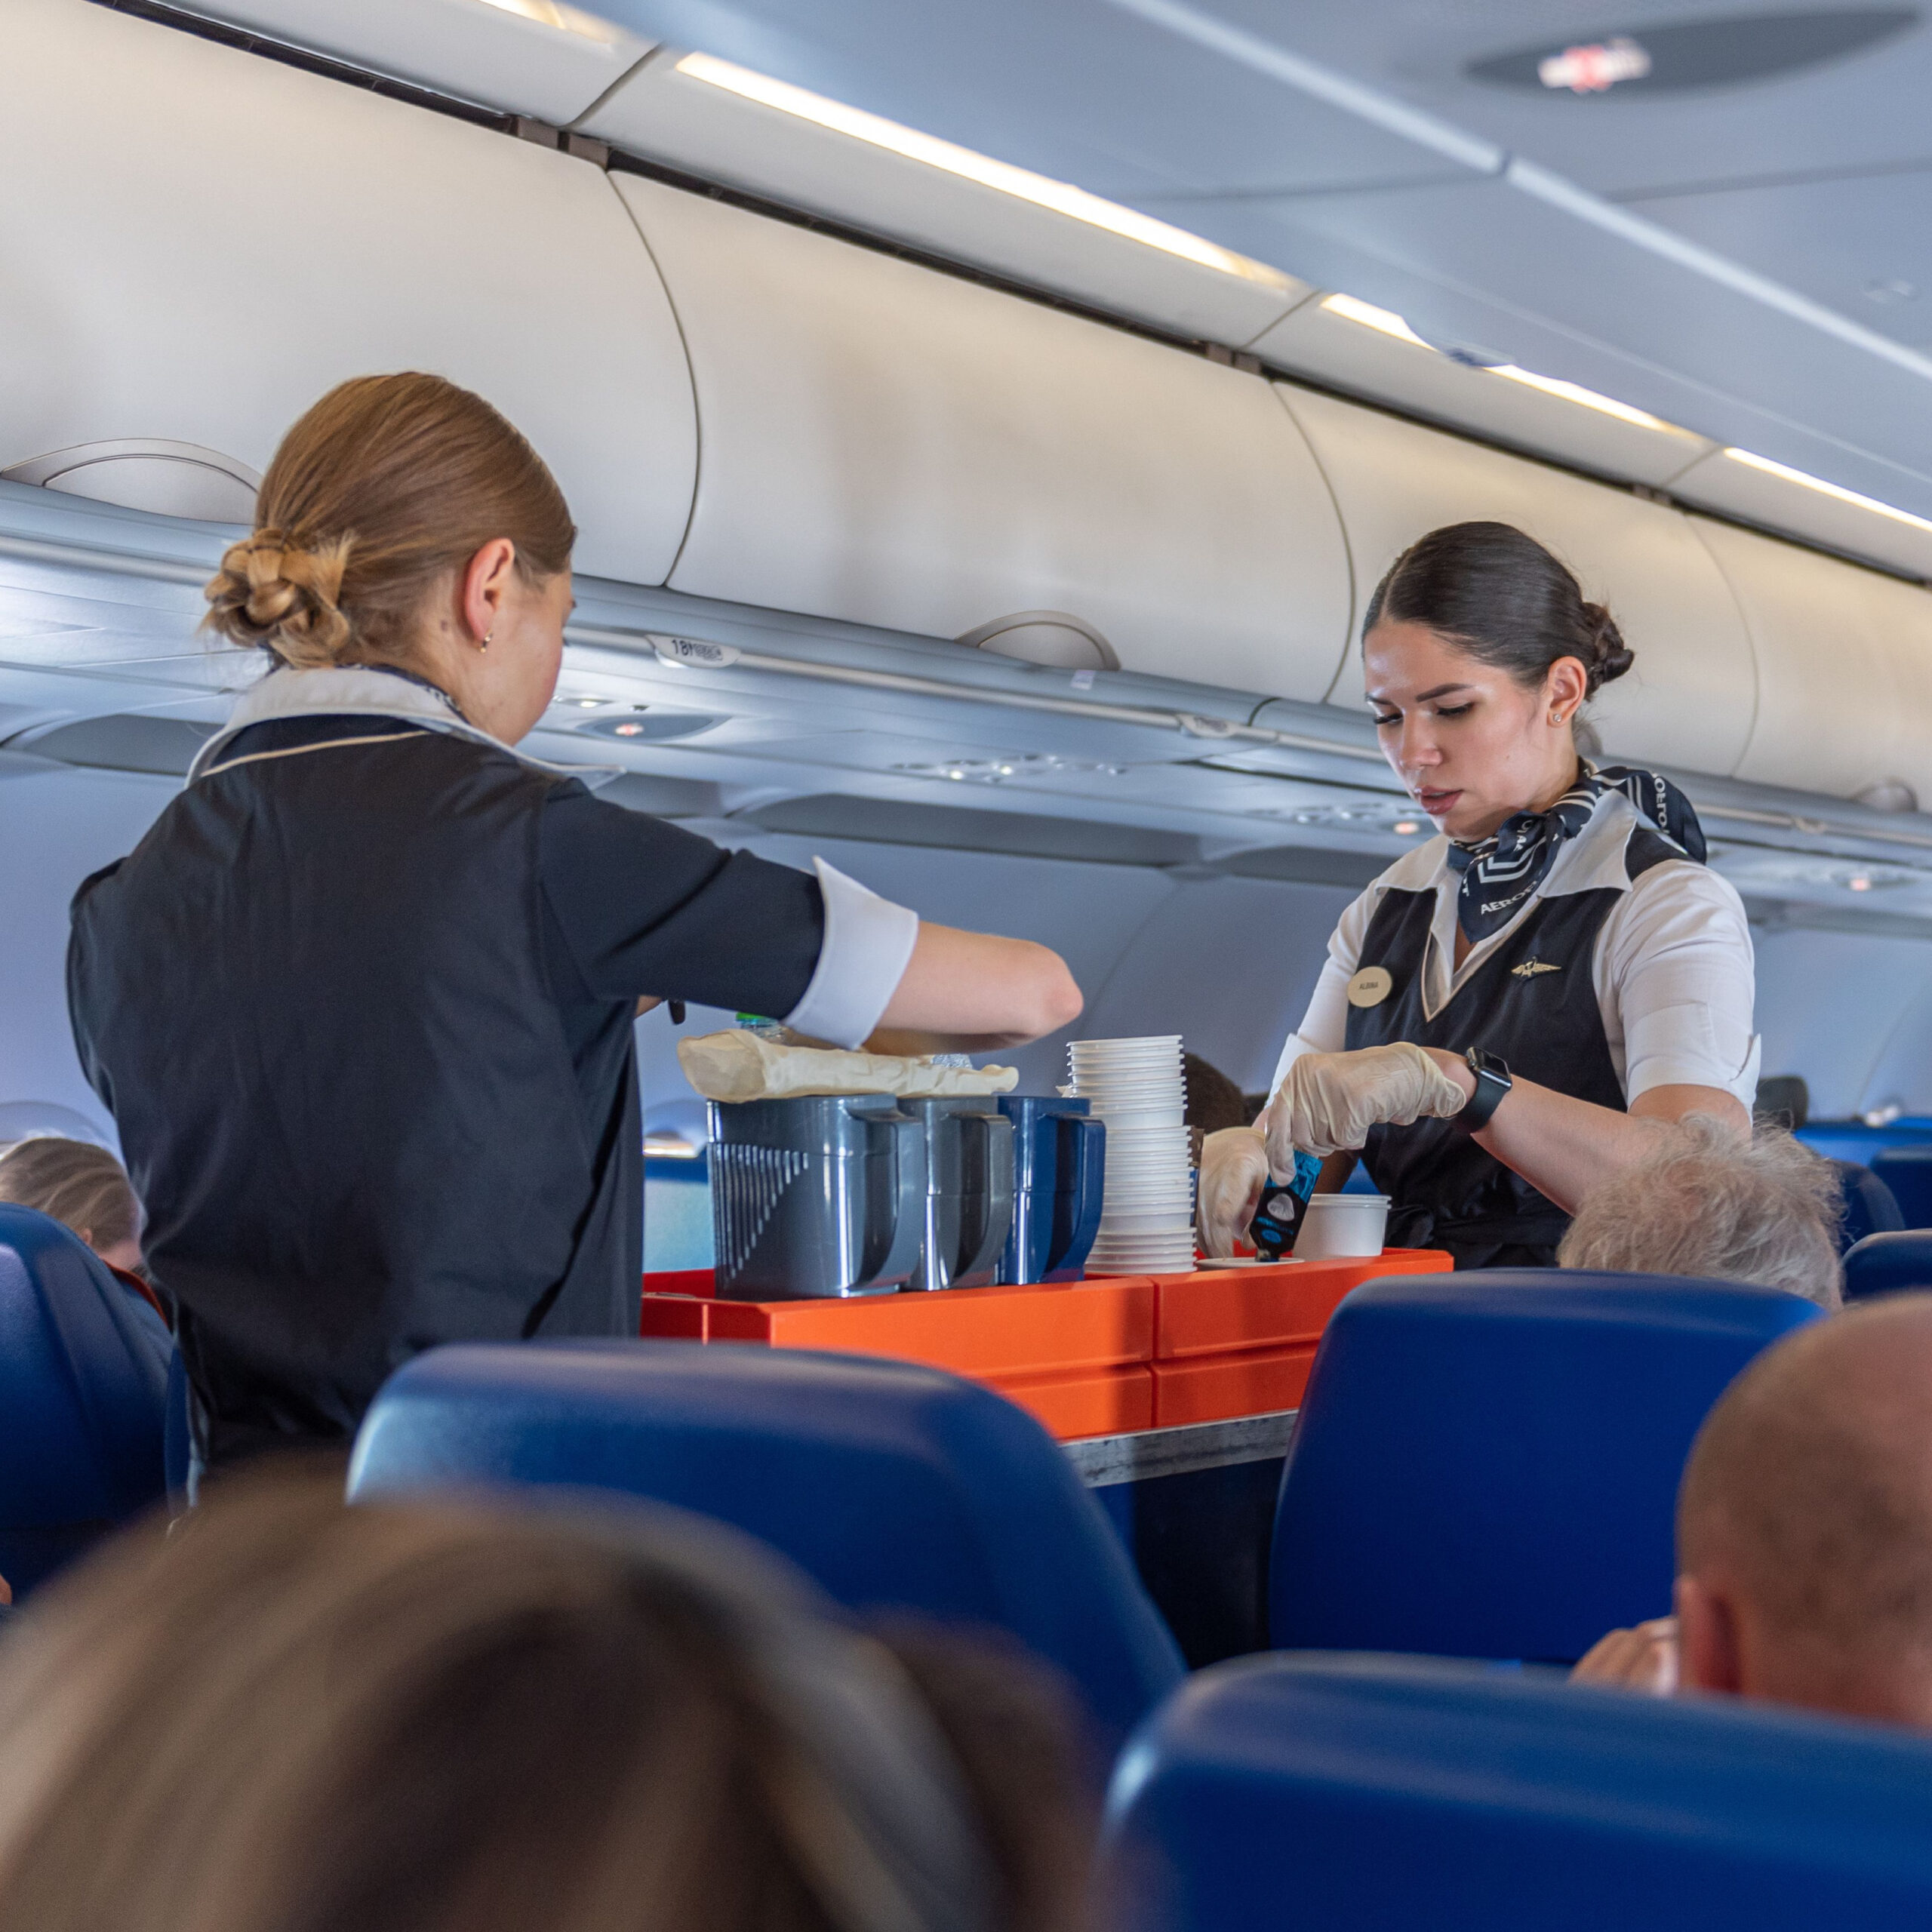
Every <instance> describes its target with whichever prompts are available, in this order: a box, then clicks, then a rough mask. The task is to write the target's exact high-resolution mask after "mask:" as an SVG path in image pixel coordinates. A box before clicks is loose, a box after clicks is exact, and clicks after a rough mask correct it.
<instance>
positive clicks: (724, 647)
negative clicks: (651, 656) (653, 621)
mask: <svg viewBox="0 0 1932 1932" xmlns="http://www.w3.org/2000/svg"><path fill="white" fill-rule="evenodd" d="M651 649H652V650H653V651H656V652H657V661H658V663H660V664H676V665H681V666H684V667H685V669H692V668H694V667H695V668H697V669H703V670H707V671H721V670H722V669H724V667H725V666H726V665H728V664H735V663H737V661H738V660H739V658H740V657H741V656H742V655H743V653H742V652H741V651H740V650H739V649H738V647H737V645H735V644H712V643H710V642H709V641H706V639H705V638H696V637H654V638H652V639H651Z"/></svg>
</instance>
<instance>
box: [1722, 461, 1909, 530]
mask: <svg viewBox="0 0 1932 1932" xmlns="http://www.w3.org/2000/svg"><path fill="white" fill-rule="evenodd" d="M1724 454H1725V455H1726V456H1727V457H1729V458H1730V460H1731V461H1732V462H1733V463H1743V465H1744V466H1745V467H1746V469H1758V470H1761V471H1763V472H1764V474H1765V475H1767V476H1776V477H1780V478H1783V481H1786V482H1787V483H1795V484H1797V485H1798V486H1799V487H1800V488H1801V489H1806V490H1815V491H1817V493H1818V494H1819V495H1820V496H1821V497H1836V498H1837V499H1838V501H1839V502H1840V503H1850V504H1851V505H1852V506H1854V508H1855V509H1861V510H1870V511H1871V512H1873V513H1874V515H1878V516H1888V517H1890V518H1891V519H1892V521H1894V523H1904V524H1909V525H1911V526H1912V528H1913V529H1914V530H1925V531H1932V521H1927V519H1926V518H1924V517H1922V516H1914V515H1912V512H1911V511H1909V510H1902V509H1899V508H1898V507H1897V506H1896V505H1895V504H1892V503H1881V502H1880V501H1879V500H1878V498H1877V497H1867V496H1863V495H1861V494H1860V493H1859V492H1858V491H1856V490H1847V489H1846V488H1845V487H1844V485H1842V484H1841V483H1827V482H1826V481H1825V479H1824V478H1823V477H1822V476H1812V475H1807V473H1806V472H1804V471H1803V470H1801V469H1792V467H1791V466H1790V465H1789V463H1774V462H1773V461H1772V460H1771V459H1770V457H1767V456H1758V455H1757V454H1755V453H1754V452H1752V451H1750V450H1740V449H1727V450H1726V451H1724Z"/></svg>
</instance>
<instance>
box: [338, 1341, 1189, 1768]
mask: <svg viewBox="0 0 1932 1932" xmlns="http://www.w3.org/2000/svg"><path fill="white" fill-rule="evenodd" d="M497 1482H516V1483H545V1484H568V1485H571V1486H574V1487H589V1488H595V1489H610V1490H619V1491H624V1492H626V1493H627V1494H632V1495H637V1496H648V1497H654V1498H656V1499H657V1500H660V1501H661V1502H666V1503H676V1504H678V1505H679V1506H681V1507H682V1508H684V1509H692V1510H696V1511H697V1512H700V1513H701V1514H703V1515H709V1516H715V1517H718V1518H722V1519H723V1520H724V1521H727V1522H729V1523H733V1524H736V1525H737V1527H739V1528H740V1529H743V1530H746V1531H749V1532H750V1533H751V1534H752V1535H754V1536H756V1537H762V1538H763V1539H764V1541H766V1542H767V1543H771V1544H772V1545H774V1546H775V1547H776V1548H777V1549H780V1550H782V1551H783V1552H784V1553H785V1554H786V1555H787V1556H789V1557H790V1558H792V1561H794V1562H795V1563H797V1564H798V1565H799V1566H800V1567H801V1568H803V1569H804V1570H805V1571H808V1572H809V1573H810V1574H811V1575H812V1576H813V1577H816V1578H817V1580H818V1582H819V1583H820V1585H821V1586H823V1588H824V1589H826V1592H828V1593H829V1595H832V1597H834V1598H836V1599H837V1600H838V1601H840V1602H841V1603H844V1604H848V1605H851V1606H852V1607H854V1608H860V1609H866V1610H895V1609H897V1610H906V1611H914V1612H916V1613H919V1614H924V1615H928V1616H932V1617H940V1618H944V1619H951V1620H970V1621H972V1622H976V1623H989V1624H993V1625H998V1626H1003V1627H1004V1628H1005V1629H1008V1630H1009V1631H1011V1632H1012V1633H1013V1634H1014V1635H1016V1636H1017V1637H1018V1638H1020V1639H1021V1640H1022V1641H1024V1642H1025V1643H1026V1644H1028V1645H1029V1646H1030V1647H1032V1649H1033V1650H1034V1651H1037V1652H1038V1654H1040V1655H1041V1656H1042V1657H1045V1658H1046V1659H1047V1660H1048V1661H1049V1662H1051V1663H1054V1664H1057V1665H1058V1666H1060V1669H1062V1670H1063V1671H1064V1672H1066V1674H1067V1675H1068V1676H1069V1678H1072V1681H1073V1682H1074V1684H1075V1685H1076V1686H1077V1687H1078V1688H1079V1689H1080V1690H1081V1691H1082V1692H1084V1695H1085V1697H1086V1700H1087V1702H1088V1705H1089V1706H1090V1708H1091V1711H1092V1713H1093V1715H1094V1719H1095V1721H1096V1722H1097V1725H1098V1727H1100V1730H1101V1732H1102V1733H1103V1735H1104V1736H1105V1737H1106V1738H1107V1739H1108V1740H1109V1741H1110V1742H1116V1743H1117V1742H1118V1739H1119V1738H1120V1737H1121V1736H1123V1735H1124V1734H1125V1732H1126V1730H1127V1728H1128V1726H1130V1725H1131V1724H1133V1723H1134V1722H1135V1721H1137V1719H1138V1718H1140V1716H1141V1715H1142V1714H1143V1712H1145V1711H1146V1709H1148V1708H1149V1706H1151V1705H1152V1703H1154V1702H1155V1700H1157V1699H1158V1698H1159V1697H1161V1696H1162V1695H1163V1694H1164V1693H1165V1692H1166V1691H1167V1690H1169V1689H1170V1688H1171V1687H1172V1686H1173V1685H1174V1684H1175V1683H1176V1682H1177V1681H1179V1679H1180V1676H1181V1674H1182V1664H1181V1660H1180V1653H1179V1651H1177V1648H1176V1647H1175V1644H1174V1639H1173V1638H1172V1636H1171V1635H1170V1634H1169V1633H1168V1629H1167V1626H1166V1625H1165V1624H1164V1623H1162V1622H1161V1618H1160V1615H1159V1613H1158V1611H1155V1608H1154V1607H1153V1605H1152V1603H1151V1602H1150V1601H1149V1599H1148V1598H1147V1595H1146V1592H1145V1591H1144V1590H1143V1589H1142V1587H1141V1585H1140V1580H1139V1578H1138V1577H1137V1576H1136V1575H1135V1574H1134V1569H1133V1566H1132V1565H1131V1563H1129V1561H1128V1558H1127V1556H1126V1554H1125V1552H1124V1550H1123V1549H1121V1545H1120V1543H1119V1540H1118V1538H1116V1537H1115V1535H1114V1534H1113V1532H1112V1531H1111V1530H1110V1529H1109V1527H1108V1526H1107V1524H1106V1520H1105V1518H1103V1516H1102V1515H1101V1514H1100V1509H1099V1508H1098V1506H1097V1505H1096V1504H1095V1503H1094V1500H1093V1499H1092V1498H1091V1497H1090V1496H1089V1495H1088V1494H1087V1492H1086V1491H1085V1489H1084V1487H1082V1486H1081V1483H1080V1481H1079V1480H1078V1478H1077V1477H1076V1476H1075V1474H1074V1472H1073V1469H1072V1465H1071V1464H1070V1463H1069V1462H1068V1460H1067V1458H1066V1454H1065V1452H1064V1451H1062V1450H1061V1449H1060V1447H1059V1446H1058V1445H1057V1444H1056V1443H1055V1442H1054V1441H1053V1439H1052V1438H1051V1437H1050V1436H1049V1435H1048V1434H1047V1433H1046V1432H1045V1431H1044V1429H1041V1427H1040V1426H1039V1424H1038V1423H1036V1422H1035V1421H1034V1420H1033V1419H1032V1417H1030V1416H1029V1415H1027V1414H1025V1413H1024V1412H1023V1411H1021V1410H1020V1409H1017V1408H1016V1407H1014V1406H1013V1405H1012V1404H1011V1403H1009V1402H1007V1401H1004V1400H1003V1399H1002V1398H1000V1397H999V1396H998V1395H994V1394H993V1393H992V1392H991V1391H990V1390H989V1389H982V1388H980V1387H979V1386H977V1384H975V1383H970V1382H965V1381H962V1380H959V1379H958V1377H955V1376H951V1375H946V1374H942V1373H941V1372H940V1371H938V1370H937V1369H928V1368H922V1367H917V1366H915V1365H914V1364H911V1363H906V1362H897V1361H887V1360H884V1359H881V1358H875V1357H869V1356H852V1355H825V1354H819V1353H817V1352H807V1351H804V1350H792V1349H761V1348H749V1347H736V1348H732V1347H713V1348H703V1347H698V1346H693V1345H692V1344H690V1343H678V1342H621V1341H611V1342H601V1341H571V1342H565V1341H558V1342H555V1343H531V1344H528V1345H524V1346H517V1345H510V1344H502V1343H497V1344H488V1343H463V1344H460V1345H457V1346H451V1347H447V1348H441V1349H432V1350H431V1351H430V1352H429V1353H428V1354H426V1355H421V1356H419V1357H418V1358H417V1359H416V1360H415V1361H413V1362H411V1364H409V1365H408V1367H405V1368H403V1369H401V1370H400V1371H398V1372H397V1373H396V1374H395V1375H393V1376H392V1377H390V1379H389V1381H388V1382H387V1383H385V1384H384V1386H383V1389H382V1391H381V1392H380V1394H379V1395H377V1398H376V1401H375V1403H374V1405H373V1407H371V1409H370V1411H369V1414H368V1417H367V1418H366V1420H365V1421H364V1423H363V1425H362V1429H361V1433H360V1434H359V1435H358V1437H357V1438H356V1444H355V1457H354V1460H353V1462H352V1465H351V1469H350V1474H349V1494H350V1495H351V1497H352V1498H355V1499H361V1498H365V1497H377V1496H385V1495H391V1494H396V1493H398V1492H406V1491H413V1490H420V1489H422V1488H423V1487H438V1486H448V1485H463V1484H478V1483H497Z"/></svg>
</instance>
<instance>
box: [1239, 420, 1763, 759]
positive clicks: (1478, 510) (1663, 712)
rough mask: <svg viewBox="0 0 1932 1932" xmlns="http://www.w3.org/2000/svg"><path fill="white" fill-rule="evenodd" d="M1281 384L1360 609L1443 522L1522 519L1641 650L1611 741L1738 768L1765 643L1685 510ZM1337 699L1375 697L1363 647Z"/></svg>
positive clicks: (1618, 700) (1601, 721) (1612, 708)
mask: <svg viewBox="0 0 1932 1932" xmlns="http://www.w3.org/2000/svg"><path fill="white" fill-rule="evenodd" d="M1277 387H1278V392H1279V394H1280V395H1281V398H1282V401H1283V403H1284V406H1285V407H1286V408H1288V409H1290V410H1291V411H1293V412H1294V416H1295V417H1296V420H1297V421H1298V422H1300V424H1301V425H1302V427H1303V429H1304V430H1305V431H1306V432H1307V435H1308V438H1309V443H1310V444H1311V445H1312V447H1313V448H1314V450H1315V454H1316V456H1317V457H1318V459H1319V460H1320V462H1321V466H1322V469H1323V471H1324V473H1325V474H1326V475H1327V478H1328V480H1329V481H1330V483H1331V485H1333V486H1334V491H1335V497H1336V501H1337V503H1338V504H1339V505H1340V509H1341V513H1342V520H1343V525H1344V527H1345V528H1346V530H1347V531H1348V536H1349V552H1350V554H1351V555H1352V558H1353V559H1354V565H1355V577H1356V583H1357V586H1358V589H1357V604H1358V608H1361V606H1363V605H1366V603H1367V599H1368V597H1369V595H1370V592H1371V590H1372V589H1373V588H1374V586H1375V584H1376V583H1377V582H1378V581H1379V580H1380V578H1381V577H1382V574H1383V572H1384V571H1386V570H1387V569H1388V568H1389V565H1391V564H1392V563H1393V562H1394V561H1395V558H1396V557H1397V556H1398V555H1400V554H1401V552H1402V551H1403V550H1404V549H1406V548H1407V546H1408V545H1410V544H1411V543H1414V541H1415V540H1416V539H1417V537H1421V536H1423V535H1425V534H1426V533H1427V532H1428V531H1431V530H1433V529H1435V528H1437V527H1438V525H1443V524H1449V523H1460V522H1464V521H1469V520H1471V519H1472V518H1495V519H1497V520H1499V521H1503V522H1506V523H1512V524H1514V525H1515V526H1516V527H1517V528H1518V529H1520V530H1524V531H1527V532H1528V534H1530V535H1531V536H1532V537H1535V538H1536V539H1537V540H1538V541H1539V542H1540V543H1544V544H1546V545H1547V546H1549V549H1552V551H1554V552H1555V553H1556V555H1558V556H1559V557H1561V558H1562V559H1563V560H1564V562H1566V563H1567V564H1568V565H1570V567H1571V568H1572V569H1573V570H1574V571H1576V572H1577V574H1578V576H1579V577H1580V579H1581V580H1582V582H1583V590H1584V594H1585V595H1586V596H1588V597H1591V598H1596V599H1599V600H1601V601H1604V602H1607V604H1608V605H1609V606H1610V608H1611V611H1612V612H1613V613H1614V615H1615V617H1616V618H1617V623H1618V624H1619V626H1620V628H1621V629H1622V631H1623V636H1624V639H1625V641H1626V643H1627V644H1628V645H1629V647H1630V648H1631V649H1632V651H1635V654H1636V659H1637V661H1636V665H1635V668H1634V669H1632V671H1631V672H1629V673H1628V674H1627V675H1626V676H1624V677H1623V678H1621V679H1620V680H1619V681H1617V683H1615V684H1614V685H1608V686H1607V687H1606V688H1604V692H1603V694H1602V695H1601V697H1600V698H1599V699H1598V700H1597V701H1596V703H1595V707H1594V712H1595V718H1596V719H1597V723H1598V730H1599V731H1601V734H1603V737H1604V743H1605V744H1606V745H1607V746H1608V748H1609V749H1610V750H1611V752H1613V753H1617V754H1620V755H1630V756H1634V757H1642V758H1651V759H1655V760H1657V761H1659V762H1660V763H1663V764H1675V765H1681V766H1683V767H1684V768H1687V769H1688V770H1690V771H1707V772H1713V773H1718V774H1727V773H1729V772H1730V771H1731V770H1732V768H1734V765H1735V764H1736V763H1737V759H1738V758H1740V756H1741V755H1743V750H1744V747H1745V745H1746V740H1747V739H1748V737H1749V732H1750V728H1751V718H1752V704H1753V700H1754V686H1755V675H1754V672H1753V668H1752V657H1751V648H1750V641H1749V637H1748V636H1747V635H1746V632H1745V629H1744V626H1743V622H1742V620H1740V617H1739V616H1738V614H1737V607H1736V605H1734V602H1733V601H1732V599H1731V597H1730V591H1729V589H1728V588H1727V586H1726V584H1725V582H1724V577H1722V575H1721V574H1720V573H1719V572H1718V570H1717V568H1715V565H1713V564H1712V561H1711V559H1710V557H1709V554H1708V553H1707V552H1706V551H1705V550H1704V549H1703V547H1702V546H1700V544H1699V543H1698V542H1697V539H1696V538H1695V537H1694V536H1693V535H1692V534H1691V532H1690V528H1689V526H1688V525H1687V521H1686V520H1685V519H1684V518H1683V517H1682V516H1681V515H1678V513H1677V512H1675V511H1674V510H1671V509H1666V508H1664V507H1663V506H1661V505H1659V504H1657V503H1646V502H1643V501H1641V500H1639V499H1638V498H1637V497H1634V496H1624V495H1622V494H1619V493H1617V492H1616V491H1610V490H1607V489H1605V488H1603V487H1602V486H1601V485H1598V484H1592V483H1588V482H1585V481H1583V480H1582V479H1581V478H1577V477H1574V476H1571V475H1566V474H1565V473H1564V472H1562V471H1561V470H1555V469H1548V468H1546V467H1545V466H1543V465H1541V464H1538V463H1528V462H1525V461H1524V460H1522V459H1521V458H1520V457H1512V456H1507V455H1505V454H1503V452H1501V451H1497V450H1490V449H1485V448H1482V447H1481V445H1477V444H1474V443H1469V442H1466V441H1463V440H1462V439H1460V438H1457V437H1454V436H1450V435H1443V434H1441V433H1440V432H1437V431H1435V430H1432V429H1422V428H1420V427H1418V426H1417V425H1415V424H1414V423H1404V422H1401V421H1399V420H1397V419H1396V418H1395V417H1389V416H1384V415H1383V414H1380V413H1379V412H1378V411H1374V410H1370V409H1364V408H1360V407H1358V405H1355V404H1353V403H1347V402H1343V401H1339V400H1337V398H1334V397H1332V396H1325V395H1317V394H1315V392H1312V391H1310V390H1306V389H1294V388H1292V387H1291V386H1289V385H1288V384H1286V383H1281V384H1279V385H1278V386H1277ZM1330 697H1331V702H1333V703H1337V704H1341V705H1346V706H1348V707H1349V709H1355V708H1357V707H1358V706H1359V705H1360V704H1361V681H1360V660H1359V657H1358V655H1357V654H1356V653H1355V651H1353V650H1352V651H1350V654H1349V660H1348V663H1347V664H1346V666H1344V669H1343V673H1342V675H1340V677H1339V678H1337V681H1336V683H1335V685H1334V689H1333V690H1332V691H1331V694H1330ZM1765 776H1767V777H1770V774H1765ZM1779 782H1782V783H1795V782H1797V781H1795V780H1789V779H1783V780H1780V781H1779Z"/></svg>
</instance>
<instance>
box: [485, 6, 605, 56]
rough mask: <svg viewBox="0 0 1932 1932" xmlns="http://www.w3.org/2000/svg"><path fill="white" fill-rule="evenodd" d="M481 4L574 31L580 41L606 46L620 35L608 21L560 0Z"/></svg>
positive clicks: (567, 30)
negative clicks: (589, 41)
mask: <svg viewBox="0 0 1932 1932" xmlns="http://www.w3.org/2000/svg"><path fill="white" fill-rule="evenodd" d="M483 5H485V6H486V7H494V8H496V10H497V12H499V13H500V14H516V15H517V16H518V17H519V18H520V19H522V20H534V21H535V22H536V23H537V25H538V26H540V27H555V28H558V29H560V30H561V32H565V33H574V34H575V35H577V38H579V39H580V40H599V41H601V42H603V43H604V44H605V46H607V47H609V46H611V45H614V44H615V43H616V42H617V40H618V39H619V38H620V35H619V34H618V32H617V29H616V28H615V27H614V26H611V23H609V21H608V20H598V19H597V18H596V17H595V16H594V15H592V14H584V13H580V12H579V11H577V8H574V7H571V6H566V5H564V4H563V0H483Z"/></svg>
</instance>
